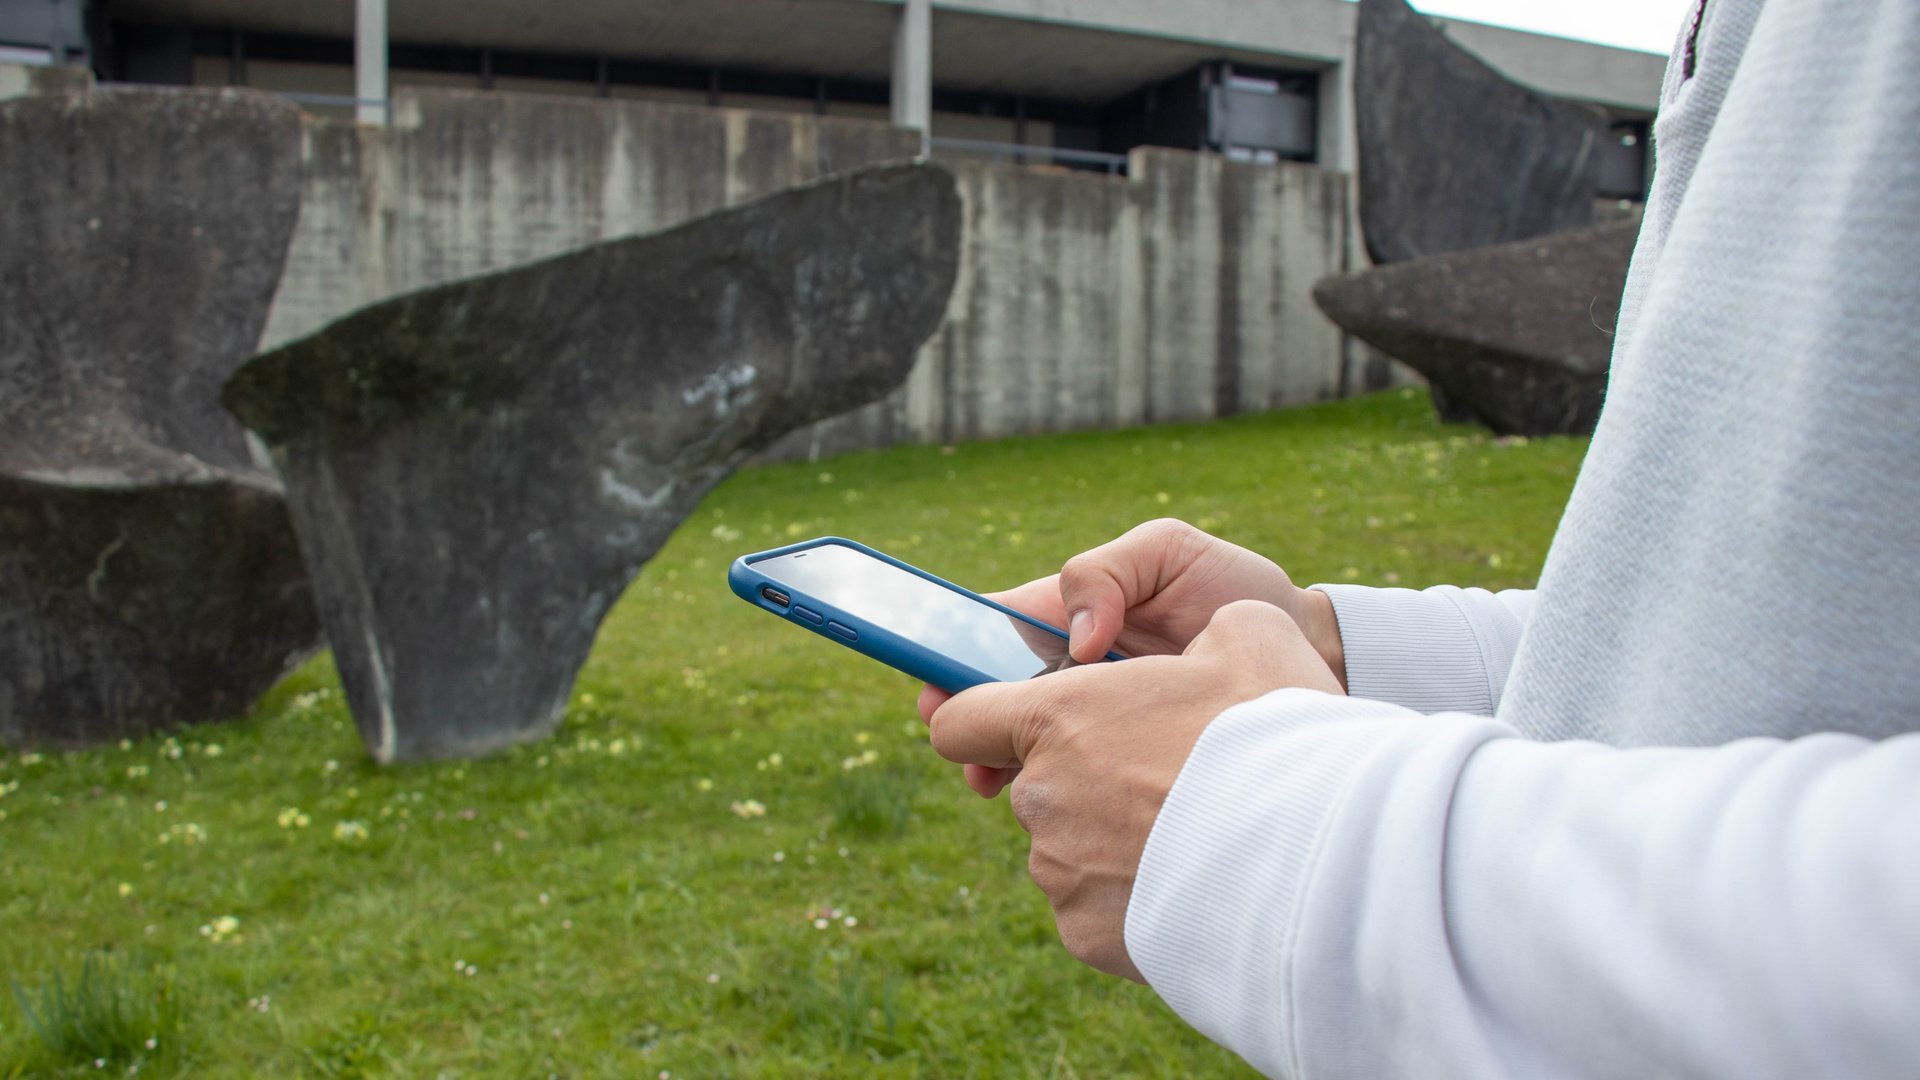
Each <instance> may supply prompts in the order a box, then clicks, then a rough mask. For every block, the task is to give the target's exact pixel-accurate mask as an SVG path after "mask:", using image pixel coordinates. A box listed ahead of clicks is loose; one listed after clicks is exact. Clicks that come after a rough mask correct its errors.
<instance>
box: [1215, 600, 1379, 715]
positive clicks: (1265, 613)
mask: <svg viewBox="0 0 1920 1080" xmlns="http://www.w3.org/2000/svg"><path fill="white" fill-rule="evenodd" d="M1185 655H1188V656H1197V657H1206V658H1208V659H1212V660H1217V661H1219V662H1220V663H1221V664H1222V665H1223V666H1224V669H1225V670H1226V671H1227V672H1229V673H1230V675H1231V677H1233V678H1235V679H1247V680H1249V681H1250V682H1252V683H1257V684H1260V685H1262V686H1264V687H1265V689H1276V688H1278V687H1280V686H1299V687H1306V688H1308V689H1312V690H1323V691H1325V692H1327V693H1331V694H1339V693H1344V691H1343V690H1342V689H1341V687H1340V682H1339V680H1338V679H1335V678H1334V677H1333V672H1332V670H1331V669H1329V668H1328V667H1327V662H1326V661H1325V660H1324V659H1322V658H1321V656H1320V653H1319V652H1318V651H1317V650H1316V649H1314V647H1313V644H1312V643H1311V642H1309V641H1308V640H1307V635H1306V634H1305V633H1303V632H1301V630H1300V624H1299V623H1296V622H1294V621H1293V617H1292V616H1290V615H1288V614H1287V613H1286V612H1284V611H1282V610H1280V609H1279V608H1277V607H1275V606H1273V605H1272V604H1269V603H1267V602H1265V601H1263V600H1236V601H1234V602H1233V603H1231V604H1228V605H1226V606H1225V607H1222V608H1221V609H1219V610H1218V611H1215V612H1214V613H1213V618H1212V620H1211V621H1209V622H1208V623H1207V626H1206V629H1204V630H1202V631H1200V633H1199V634H1197V635H1195V636H1194V639H1193V641H1191V642H1190V643H1188V645H1187V649H1186V653H1185ZM1261 692H1264V690H1263V691H1261Z"/></svg>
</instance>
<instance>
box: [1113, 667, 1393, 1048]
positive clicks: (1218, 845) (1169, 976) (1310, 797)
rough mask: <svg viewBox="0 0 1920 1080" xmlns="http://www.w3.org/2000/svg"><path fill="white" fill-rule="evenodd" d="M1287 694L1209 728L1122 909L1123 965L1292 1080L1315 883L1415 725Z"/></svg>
mask: <svg viewBox="0 0 1920 1080" xmlns="http://www.w3.org/2000/svg"><path fill="white" fill-rule="evenodd" d="M1418 719H1419V717H1417V716H1416V715H1415V714H1414V713H1411V712H1408V711H1406V710H1403V709H1398V708H1394V707H1392V706H1390V705H1383V704H1381V703H1379V702H1372V701H1361V700H1356V699H1353V698H1347V697H1338V696H1335V695H1331V694H1323V693H1320V692H1318V691H1312V690H1301V689H1290V690H1279V691H1275V692H1274V693H1271V694H1268V695H1266V696H1265V697H1262V698H1259V699H1257V700H1255V701H1250V702H1247V703H1245V704H1243V705H1237V706H1235V707H1234V708H1232V709H1229V710H1227V711H1226V712H1224V713H1222V714H1221V715H1220V717H1219V718H1218V719H1216V720H1214V722H1213V723H1212V724H1211V725H1209V726H1208V727H1207V730H1206V731H1205V732H1203V733H1202V734H1201V736H1200V740H1199V742H1198V743H1196V744H1195V746H1194V749H1193V753H1192V754H1191V755H1190V756H1189V757H1188V758H1187V762H1186V764H1185V766H1184V767H1183V768H1182V769H1181V772H1180V775H1179V777H1178V778H1177V779H1176V780H1175V782H1174V786H1173V789H1172V791H1170V792H1169V793H1168V795H1167V801H1166V803H1165V804H1164V805H1163V806H1162V807H1161V809H1160V815H1159V817H1158V819H1157V820H1156V821H1155V823H1154V826H1153V831H1152V833H1151V834H1150V835H1149V836H1148V838H1147V845H1146V849H1145V851H1144V853H1143V854H1142V856H1141V859H1140V867H1139V871H1138V874H1137V876H1136V877H1135V880H1134V885H1133V896H1132V899H1131V900H1130V901H1129V902H1128V906H1127V916H1126V931H1125V933H1126V946H1127V953H1128V955H1129V956H1131V957H1132V959H1133V962H1134V964H1135V965H1136V966H1137V967H1138V968H1139V969H1140V972H1141V974H1142V975H1143V976H1144V977H1145V978H1146V980H1147V982H1148V983H1149V984H1150V985H1151V986H1152V987H1153V988H1154V990H1155V991H1156V992H1158V993H1159V995H1160V996H1161V997H1162V998H1163V999H1164V1000H1165V1001H1166V1002H1167V1004H1168V1005H1169V1006H1171V1007H1172V1008H1173V1010H1174V1011H1175V1012H1177V1013H1179V1014H1180V1016H1181V1017H1182V1018H1183V1019H1185V1020H1186V1021H1187V1023H1189V1024H1191V1025H1193V1027H1194V1028H1195V1029H1197V1030H1198V1031H1199V1032H1200V1033H1201V1034H1203V1035H1205V1036H1207V1037H1208V1038H1210V1039H1212V1040H1214V1041H1215V1042H1218V1043H1220V1044H1222V1045H1224V1046H1227V1047H1229V1048H1231V1049H1232V1050H1233V1051H1234V1052H1236V1053H1238V1054H1240V1055H1241V1056H1242V1057H1244V1058H1246V1059H1247V1061H1248V1062H1249V1063H1251V1064H1252V1065H1253V1066H1254V1067H1255V1068H1258V1069H1260V1070H1261V1071H1263V1072H1266V1073H1268V1074H1273V1073H1278V1072H1285V1073H1291V1072H1293V1071H1294V1069H1293V1065H1294V1061H1295V1054H1294V1051H1293V1047H1292V1032H1293V1031H1294V1026H1295V1025H1294V1022H1293V1021H1294V1007H1293V1002H1292V1000H1291V992H1292V985H1291V979H1290V977H1289V969H1290V967H1291V957H1292V956H1293V954H1294V943H1293V935H1294V930H1295V928H1296V927H1297V926H1298V924H1299V912H1300V905H1301V902H1302V900H1303V897H1304V893H1305V884H1306V880H1307V876H1308V873H1309V871H1310V870H1311V868H1312V867H1313V864H1314V861H1315V857H1316V854H1317V852H1318V849H1319V845H1320V843H1321V840H1322V837H1323V835H1324V833H1325V831H1326V827H1327V822H1328V819H1329V817H1330V816H1331V814H1332V811H1333V808H1334V807H1335V806H1336V805H1337V804H1338V803H1339V801H1340V796H1341V794H1342V792H1343V791H1344V790H1345V789H1346V787H1347V784H1348V782H1349V780H1350V778H1351V777H1352V775H1353V773H1354V771H1355V769H1356V768H1357V767H1358V766H1359V764H1360V763H1361V762H1362V761H1364V760H1365V759H1366V758H1367V757H1368V756H1369V754H1370V753H1371V752H1372V751H1373V749H1374V748H1375V747H1376V746H1378V745H1379V744H1380V743H1381V742H1382V741H1384V740H1387V739H1391V738H1393V737H1394V736H1395V735H1397V734H1398V733H1400V732H1403V731H1404V730H1405V728H1406V724H1407V722H1408V721H1413V720H1418Z"/></svg>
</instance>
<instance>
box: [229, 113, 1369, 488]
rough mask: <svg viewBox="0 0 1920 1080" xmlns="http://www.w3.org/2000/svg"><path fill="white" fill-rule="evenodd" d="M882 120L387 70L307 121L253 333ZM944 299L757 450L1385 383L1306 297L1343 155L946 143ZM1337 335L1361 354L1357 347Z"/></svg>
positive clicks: (1337, 245)
mask: <svg viewBox="0 0 1920 1080" xmlns="http://www.w3.org/2000/svg"><path fill="white" fill-rule="evenodd" d="M917 144H918V140H917V139H916V138H915V137H914V136H913V135H911V134H909V133H907V132H904V131H901V130H898V129H895V128H892V127H889V126H887V125H884V124H877V123H871V122H866V121H858V120H846V119H835V118H828V117H812V116H804V115H793V114H778V113H754V112H743V111H737V110H725V109H709V108H701V107H681V106H672V105H659V104H652V103H642V102H607V101H576V100H570V99H563V98H545V97H536V96H528V95H517V94H511V93H498V92H493V93H486V92H467V91H426V90H422V91H415V92H403V93H402V94H401V96H400V97H399V99H398V101H397V103H396V110H395V117H394V124H393V126H392V127H391V128H387V129H380V128H372V127H358V126H355V125H352V124H346V123H341V122H337V121H324V120H314V121H311V122H310V123H309V125H308V129H307V135H306V157H307V179H306V190H305V193H304V199H303V202H302V205H301V216H300V224H299V228H298V230H297V231H296V234H295V237H294V241H293V248H292V251H291V252H290V254H289V257H288V261H287V271H286V278H285V280H284V281H283V282H282V284H281V287H280V291H279V294H278V296H277V297H276V299H275V302H274V308H273V313H272V316H271V318H270V319H269V322H268V325H267V330H266V333H265V337H264V341H263V345H267V346H270V345H274V344H278V343H280V342H284V341H286V340H289V339H291V338H293V337H297V336H299V335H301V334H304V333H307V332H309V331H312V330H314V329H317V328H319V327H320V326H322V325H324V324H325V323H326V322H328V321H330V320H331V319H334V318H336V317H338V316H340V315H343V314H345V313H346V312H348V311H350V310H352V309H354V308H356V307H358V306H360V305H363V304H366V303H369V302H371V301H374V300H377V299H380V298H382V297H385V296H389V295H393V294H395V293H398V292H402V291H407V290H411V289H417V288H421V287H425V286H428V285H432V284H436V283H439V282H442V281H446V280H450V279H452V278H456V277H461V276H465V275H469V274H474V273H480V272H483V271H486V270H491V269H498V268H501V267H505V266H510V265H513V264H514V263H517V262H522V261H525V260H528V259H534V258H538V257H541V256H544V255H549V254H553V253H555V252H558V251H561V250H565V249H567V248H570V247H574V246H577V245H580V244H584V243H589V242H591V241H594V240H597V239H601V238H605V237H611V236H617V235H621V234H623V233H627V232H633V231H641V230H649V229H656V228H661V227H664V226H667V225H671V224H674V223H676V222H678V221H682V220H685V219H686V218H688V217H691V216H693V215H696V214H701V213H705V212H708V211H711V210H714V209H718V208H720V207H723V206H726V205H730V204H733V203H737V202H740V201H743V200H746V199H750V198H753V197H755V196H758V195H762V194H765V193H767V192H770V191H774V190H776V189H778V188H780V187H784V186H787V185H790V184H795V183H804V182H806V181H809V180H812V179H814V178H816V177H819V176H821V175H824V174H826V173H828V172H832V171H835V170H839V169H845V168H849V167H852V166H855V165H859V164H863V163H867V162H873V161H880V160H887V159H891V158H899V157H905V156H909V155H911V154H912V153H913V152H914V150H915V149H916V148H917ZM954 170H955V172H956V174H957V175H958V176H959V180H960V186H961V193H962V196H963V198H964V200H965V203H966V208H967V237H966V245H965V251H964V254H963V257H962V265H961V273H960V281H959V284H958V285H957V286H956V288H955V291H954V296H953V301H952V304H951V306H950V308H949V312H948V321H947V323H946V325H945V326H944V327H943V328H942V330H941V331H940V332H939V333H938V334H936V335H935V336H934V338H933V339H932V340H930V341H929V342H928V344H927V346H926V347H925V349H924V350H923V352H922V354H921V358H920V362H919V365H918V367H917V368H916V369H915V371H914V374H913V376H912V377H911V379H910V382H909V384H908V386H907V387H906V388H905V389H904V391H903V392H901V393H898V394H896V395H895V396H894V397H893V398H892V399H890V400H888V401H884V402H881V403H879V404H877V405H875V406H872V407H869V408H867V409H865V410H862V411H861V412H859V413H857V414H854V415H851V416H847V417H843V418H840V419H838V420H834V421H829V422H827V423H825V424H822V425H818V426H816V427H815V428H813V429H810V430H808V431H804V432H799V433H796V434H795V435H794V436H792V437H790V438H789V439H788V440H787V441H786V442H785V443H783V444H782V445H781V446H780V447H778V448H776V449H775V451H774V455H775V456H794V455H811V454H819V453H832V452H838V451H840V450H847V449H856V448H862V447H872V446H883V445H890V444H894V443H899V442H906V441H917V442H934V441H939V442H949V441H954V440H959V439H972V438H990V437H996V436H1002V435H1011V434H1024V433H1035V432H1044V431H1060V430H1071V429H1080V428H1099V427H1114V426H1125V425H1132V424H1139V423H1148V422H1154V421H1165V420H1191V419H1205V418H1209V417H1214V416H1221V415H1227V414H1230V413H1235V412H1242V411H1248V410H1258V409H1268V408H1275V407H1279V406H1282V405H1289V404H1298V403H1304V402H1309V401H1317V400H1323V399H1326V398H1331V397H1336V396H1339V395H1341V394H1343V393H1346V392H1348V391H1351V390H1357V389H1361V388H1363V384H1365V385H1374V384H1378V383H1380V382H1381V381H1382V380H1384V379H1385V378H1386V372H1385V371H1384V369H1383V368H1381V367H1380V366H1379V365H1377V364H1376V365H1373V366H1371V367H1369V371H1370V372H1371V375H1372V377H1371V378H1364V377H1361V376H1360V375H1358V374H1356V373H1354V372H1351V371H1349V367H1350V366H1353V365H1350V364H1349V362H1348V356H1349V352H1350V351H1349V350H1348V349H1347V348H1345V346H1344V345H1343V341H1342V337H1341V334H1340V333H1339V331H1338V330H1337V329H1336V328H1335V327H1334V326H1333V325H1332V324H1331V323H1329V322H1327V321H1326V320H1325V319H1324V318H1323V317H1322V316H1321V315H1320V314H1319V312H1318V310H1317V309H1315V308H1314V306H1313V302H1312V300H1311V299H1310V297H1309V290H1310V289H1311V287H1312V285H1313V282H1314V281H1315V280H1317V279H1318V278H1320V277H1322V276H1324V275H1326V274H1330V273H1337V272H1340V271H1342V270H1344V269H1346V268H1347V266H1348V263H1349V259H1350V251H1351V249H1352V247H1353V245H1352V244H1351V242H1350V236H1349V225H1348V223H1349V220H1350V217H1351V215H1350V213H1349V194H1348V193H1349V178H1348V177H1347V176H1346V175H1345V174H1341V173H1335V172H1330V171H1327V170H1323V169H1318V168H1314V167H1310V166H1293V165H1284V166H1261V165H1248V164H1235V163H1230V162H1226V161H1224V160H1222V159H1220V158H1218V157H1214V156H1209V155H1198V154H1189V153H1183V152H1178V151H1160V150H1142V151H1136V152H1135V155H1134V157H1133V160H1132V163H1131V171H1132V175H1131V176H1130V177H1124V178H1121V177H1107V176H1102V175H1090V174H1085V173H1075V172H1066V171H1060V170H1051V169H1039V168H1023V167H1018V166H1011V165H991V164H983V163H982V164H976V163H969V162H957V163H954ZM1352 355H1353V356H1355V357H1359V356H1362V355H1364V354H1362V353H1360V352H1358V351H1353V352H1352Z"/></svg>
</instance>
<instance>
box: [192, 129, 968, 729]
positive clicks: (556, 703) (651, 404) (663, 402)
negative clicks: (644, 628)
mask: <svg viewBox="0 0 1920 1080" xmlns="http://www.w3.org/2000/svg"><path fill="white" fill-rule="evenodd" d="M959 236H960V207H959V199H958V196H957V195H956V193H955V189H954V182H953V178H952V176H951V174H949V173H948V172H946V171H945V170H944V169H941V168H939V167H937V166H933V165H901V166H884V167H878V168H873V169H868V170H864V171H861V172H857V173H852V174H849V175H847V176H844V177H840V178H837V179H832V180H828V181H826V182H824V183H821V184H818V185H816V186H813V187H808V188H800V189H796V190H792V191H788V192H783V193H780V194H777V195H773V196H771V197H768V198H766V199H763V200H761V201H758V202H755V203H750V204H747V205H744V206H741V207H738V208H736V209H732V210H726V211H721V212H719V213H715V214H712V215H710V216H707V217H704V218H700V219H698V220H695V221H693V222H690V223H688V224H686V225H683V226H680V227H678V228H675V229H671V230H668V231H666V232H662V233H657V234H654V235H649V236H641V237H632V238H628V239H623V240H615V241H609V242H606V243H602V244H597V245H594V246H592V247H589V248H585V249H582V250H580V251H578V252H575V253H573V254H569V255H562V256H559V257H557V258H554V259H550V260H547V261H545V262H541V263H535V264H532V265H530V266H526V267H522V268H518V269H513V270H507V271H504V272H501V273H497V274H492V275H489V276H485V277H479V278H473V279H469V280H466V281H461V282H454V283H452V284H448V285H443V286H440V287H437V288H433V289H430V290H427V291H424V292H419V293H415V294H412V295H409V296H403V297H399V298H396V299H393V300H389V301H386V302H383V303H380V304H377V305H375V306H372V307H369V308H366V309H364V310H362V311H360V312H358V313H356V314H354V315H351V316H349V317H347V318H345V319H343V320H341V321H340V322H338V323H336V324H335V325H333V326H331V327H328V328H327V329H325V330H322V331H320V332H319V333H317V334H314V335H313V336H311V337H307V338H305V339H302V340H300V341H296V342H293V343H291V344H289V345H287V346H285V347H283V348H281V349H278V350H276V351H274V352H272V353H269V354H266V355H264V356H261V357H258V358H256V359H254V360H253V361H251V362H250V363H249V364H248V365H247V366H246V367H245V368H243V369H242V370H241V371H240V372H239V373H238V374H237V375H235V376H234V378H233V379H232V381H231V382H229V384H228V386H227V390H226V395H225V400H226V402H227V405H228V407H229V408H231V409H232V410H233V411H234V413H235V414H236V415H238V416H239V417H240V418H241V419H242V420H243V421H244V422H245V423H246V424H247V425H248V426H249V427H251V428H253V429H254V430H255V431H256V432H258V433H259V434H260V435H261V436H262V437H263V438H264V439H265V441H266V443H267V445H268V446H269V447H270V449H271V451H272V454H273V460H274V463H275V464H276V466H277V467H278V469H279V472H280V474H281V475H282V476H283V477H284V478H285V481H286V483H287V486H288V493H289V498H290V500H291V502H292V506H293V516H294V524H295V527H296V529H298V530H299V532H300V536H301V543H302V547H303V550H304V551H305V552H306V554H307V558H308V564H309V567H310V568H311V570H312V572H313V576H314V580H315V584H316V589H317V592H318V596H319V602H320V610H321V617H322V619H323V620H324V622H325V623H326V626H327V630H328V635H329V638H330V640H331V641H332V643H333V646H334V656H335V660H336V662H337V663H338V665H339V668H340V673H341V678H342V680H343V681H344V683H345V684H346V690H347V697H348V701H349V703H350V705H351V706H352V708H353V712H354V715H355V717H356V718H357V719H358V721H359V724H360V728H361V733H362V735H363V737H364V738H365V740H366V743H367V746H368V747H369V749H370V750H371V751H372V753H373V755H374V756H375V758H377V759H378V760H380V761H399V760H412V759H420V758H437V757H453V756H465V755H473V754H481V753H486V752H488V751H492V750H497V749H500V748H502V747H505V746H508V745H510V744H512V743H515V742H519V741H523V740H526V739H530V738H534V737H537V736H538V735H540V734H542V733H544V732H546V731H548V730H550V729H551V728H552V727H553V725H554V724H556V723H557V722H558V721H559V719H560V717H561V715H562V712H563V710H564V708H565V705H566V701H567V695H568V692H569V689H570V687H571V685H572V682H573V678H574V675H575V674H576V672H577V671H578V670H579V667H580V665H581V663H582V662H583V661H584V660H585V659H586V655H587V651H588V648H589V647H590V646H591V644H592V641H593V637H594V634H595V632H596V631H597V630H598V628H599V625H600V620H601V618H602V616H604V615H605V613H606V611H607V609H608V608H609V607H610V606H611V605H612V603H613V601H614V600H615V599H616V598H617V597H618V596H619V595H620V593H621V591H622V590H623V589H624V588H625V587H626V585H627V583H628V582H629V581H630V580H631V579H632V577H633V575H634V574H635V573H636V572H637V571H638V570H639V568H640V566H641V565H642V564H643V563H644V562H645V561H646V560H647V559H648V558H649V557H651V556H652V555H653V553H654V552H655V551H657V550H658V549H659V546H660V545H661V544H662V543H663V542H664V541H665V540H666V538H667V536H668V534H669V533H670V532H671V531H672V530H673V529H674V527H675V526H677V525H678V524H679V523H680V522H681V520H682V519H683V518H684V517H685V516H686V515H687V513H688V512H689V511H691V510H692V509H693V507H694V506H695V504H696V503H698V501H699V500H700V498H701V497H702V496H703V495H705V494H706V492H707V491H709V490H710V489H711V488H712V487H713V485H714V484H716V483H718V482H719V481H720V479H721V478H723V477H724V476H726V475H727V474H728V473H729V472H730V471H731V470H732V469H733V468H734V467H735V466H736V465H738V464H739V463H740V462H741V461H743V460H745V459H746V458H747V457H748V456H749V455H751V454H752V453H753V452H754V451H756V450H757V449H759V448H761V447H764V446H766V445H768V444H770V443H771V442H773V440H775V439H776V438H778V437H779V436H780V435H782V434H784V433H786V432H787V431H790V430H793V429H794V428H797V427H799V426H801V425H804V424H807V423H811V422H813V421H815V420H819V419H821V418H823V417H825V416H829V415H832V414H835V413H838V412H842V411H845V410H847V409H850V408H853V407H855V406H858V405H862V404H865V403H868V402H871V401H874V400H876V399H878V398H879V397H881V396H882V395H883V394H885V393H886V392H888V391H889V390H891V389H893V388H894V387H895V386H897V385H899V384H900V382H901V381H902V380H903V379H905V378H906V376H907V373H908V370H909V368H910V367H911V365H912V363H913V359H914V354H915V350H916V349H917V348H918V347H919V345H920V343H921V342H922V341H923V340H924V339H925V338H926V337H927V335H928V334H930V333H931V332H932V331H933V329H934V328H935V326H936V325H938V323H939V322H940V319H941V316H942V313H943V312H944V310H945V308H946V304H947V296H948V293H949V292H950V291H951V289H952V287H953V280H954V274H955V269H956V263H957V259H958V249H959ZM662 647H663V648H670V647H672V646H671V643H664V642H663V643H662Z"/></svg>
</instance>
